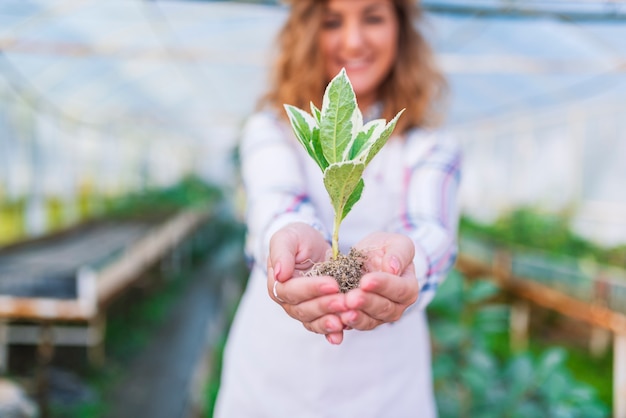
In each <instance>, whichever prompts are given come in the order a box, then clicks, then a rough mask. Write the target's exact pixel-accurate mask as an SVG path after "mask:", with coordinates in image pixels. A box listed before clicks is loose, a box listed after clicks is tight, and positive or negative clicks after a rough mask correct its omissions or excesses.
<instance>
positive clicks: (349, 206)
mask: <svg viewBox="0 0 626 418" xmlns="http://www.w3.org/2000/svg"><path fill="white" fill-rule="evenodd" d="M364 187H365V183H364V182H363V179H361V180H359V183H358V184H357V185H356V188H355V189H354V191H353V192H352V194H351V195H350V197H348V201H347V202H346V205H345V206H344V207H343V212H342V214H341V220H343V219H344V218H345V217H346V215H348V213H350V211H351V210H352V207H353V206H354V204H355V203H356V202H358V201H359V199H361V193H363V188H364Z"/></svg>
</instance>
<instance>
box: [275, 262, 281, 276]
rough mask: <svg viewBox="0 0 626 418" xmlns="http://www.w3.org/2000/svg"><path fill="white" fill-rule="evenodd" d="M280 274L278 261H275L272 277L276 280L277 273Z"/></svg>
mask: <svg viewBox="0 0 626 418" xmlns="http://www.w3.org/2000/svg"><path fill="white" fill-rule="evenodd" d="M279 274H280V263H276V265H275V266H274V279H276V280H278V275H279Z"/></svg>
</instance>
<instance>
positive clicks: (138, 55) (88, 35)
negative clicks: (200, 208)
mask: <svg viewBox="0 0 626 418" xmlns="http://www.w3.org/2000/svg"><path fill="white" fill-rule="evenodd" d="M470 4H471V6H468V5H470ZM502 4H503V3H502V2H501V1H495V0H492V1H488V0H482V1H478V2H467V1H458V0H456V1H455V0H430V1H424V5H425V7H426V8H427V9H428V10H429V12H428V16H427V18H428V22H429V24H428V33H429V36H430V37H431V39H432V42H433V44H434V46H435V49H436V51H437V53H438V56H439V58H440V62H441V65H442V67H443V68H444V70H445V71H446V73H447V74H448V76H449V79H450V82H451V87H452V93H453V96H452V110H451V116H450V122H451V123H461V122H467V121H472V120H476V119H480V118H483V117H487V116H493V115H498V114H503V113H507V112H511V111H520V110H521V111H524V110H529V109H534V108H536V107H537V106H551V105H559V104H562V103H565V102H571V101H576V100H585V99H588V98H592V97H593V98H597V97H601V98H603V100H619V99H620V98H621V97H626V83H625V82H624V81H625V80H626V43H625V42H624V41H623V40H624V39H626V25H624V24H623V23H624V19H623V16H624V14H623V13H622V12H623V11H622V10H621V9H620V7H621V6H618V5H617V4H616V3H614V2H612V3H611V4H613V6H612V7H613V8H612V9H611V8H609V6H610V5H609V4H608V3H607V4H604V3H598V2H593V1H586V2H566V1H559V0H552V1H549V2H538V1H533V0H527V1H525V2H506V3H504V4H509V5H510V4H514V5H519V6H515V7H511V6H509V7H508V8H503V6H501V5H502ZM284 15H285V9H284V7H280V6H270V5H258V4H257V5H255V4H243V3H233V2H231V3H228V2H183V1H151V2H150V1H129V0H113V1H106V2H103V1H95V0H75V1H49V0H28V1H24V0H4V1H2V2H0V28H2V29H0V50H1V55H0V93H1V92H2V91H5V92H6V93H4V95H5V96H6V95H7V94H8V97H15V95H17V96H19V97H21V98H22V99H24V100H26V101H28V103H31V104H32V106H36V107H37V108H39V109H40V110H41V111H44V112H46V113H52V114H56V115H58V116H59V117H61V118H63V119H66V120H69V121H73V122H76V123H86V124H101V123H104V124H107V123H110V122H111V120H114V121H120V120H122V121H130V122H132V123H137V121H143V122H144V123H164V124H171V123H174V124H175V125H178V124H180V123H181V122H183V123H189V124H192V122H195V123H200V124H201V125H202V124H205V123H206V122H207V121H208V120H209V119H210V117H209V116H208V115H212V116H213V117H214V118H215V119H216V120H218V121H223V120H233V119H235V120H236V119H238V118H241V117H242V116H243V115H245V114H247V113H248V112H249V111H250V110H251V109H252V107H253V103H254V99H255V97H257V95H258V94H259V92H260V91H261V90H262V88H263V85H264V81H265V70H266V68H267V63H268V61H269V58H270V57H271V45H272V41H273V39H274V35H275V33H276V30H277V28H278V26H279V25H280V23H281V21H282V19H283V18H284ZM9 100H11V99H9ZM189 126H193V124H192V125H188V126H187V127H189Z"/></svg>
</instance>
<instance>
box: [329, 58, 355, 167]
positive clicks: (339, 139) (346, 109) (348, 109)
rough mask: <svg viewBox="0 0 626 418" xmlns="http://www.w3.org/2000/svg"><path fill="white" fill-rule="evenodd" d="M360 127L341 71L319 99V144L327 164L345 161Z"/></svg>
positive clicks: (347, 85) (344, 72) (349, 90)
mask: <svg viewBox="0 0 626 418" xmlns="http://www.w3.org/2000/svg"><path fill="white" fill-rule="evenodd" d="M362 125H363V117H362V115H361V111H360V110H359V109H358V107H357V104H356V96H355V94H354V90H352V85H351V84H350V80H349V79H348V76H347V74H346V71H345V69H342V70H341V71H340V72H339V74H337V75H336V76H335V77H334V78H333V79H332V80H331V82H330V83H329V84H328V87H327V88H326V91H325V92H324V98H323V100H322V111H321V121H320V141H321V143H322V149H323V151H324V156H325V157H326V160H327V161H328V162H329V163H330V164H334V163H340V162H344V161H345V157H346V154H347V152H348V147H349V145H350V144H351V143H352V139H353V138H354V137H355V136H356V135H357V133H358V132H359V131H360V130H361V127H362Z"/></svg>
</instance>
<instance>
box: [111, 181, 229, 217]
mask: <svg viewBox="0 0 626 418" xmlns="http://www.w3.org/2000/svg"><path fill="white" fill-rule="evenodd" d="M221 197H222V192H221V190H220V189H218V188H217V187H216V186H213V185H210V184H207V183H206V182H204V181H202V180H200V179H198V178H196V177H187V178H185V179H183V180H181V181H180V182H179V183H177V184H175V185H173V186H171V187H167V188H154V189H148V190H142V191H140V192H137V193H132V194H128V195H126V196H123V197H120V198H119V199H116V200H115V201H113V202H111V203H110V206H109V208H107V210H106V212H105V213H104V214H103V215H102V217H105V218H119V217H121V218H129V217H142V218H145V217H148V216H157V217H161V216H163V215H167V214H171V213H173V212H175V211H177V210H180V209H183V208H192V207H202V206H206V205H209V204H213V203H214V202H216V201H217V200H219V199H220V198H221Z"/></svg>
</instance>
